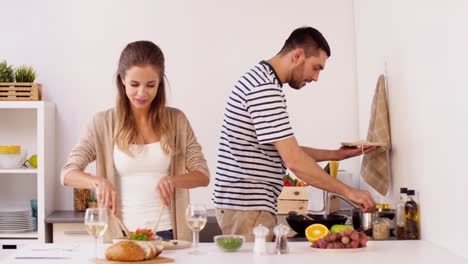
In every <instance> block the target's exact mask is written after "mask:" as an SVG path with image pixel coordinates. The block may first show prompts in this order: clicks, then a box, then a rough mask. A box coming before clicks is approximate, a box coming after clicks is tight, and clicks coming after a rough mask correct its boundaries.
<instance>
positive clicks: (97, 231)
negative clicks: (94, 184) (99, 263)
mask: <svg viewBox="0 0 468 264" xmlns="http://www.w3.org/2000/svg"><path fill="white" fill-rule="evenodd" d="M84 222H85V226H86V230H87V231H88V233H89V234H90V235H91V236H92V237H93V238H94V242H95V243H94V244H95V251H94V255H95V257H96V259H97V258H98V239H99V237H100V236H102V235H103V234H104V232H105V231H106V229H107V223H108V220H107V209H105V208H88V209H86V213H85V221H84Z"/></svg>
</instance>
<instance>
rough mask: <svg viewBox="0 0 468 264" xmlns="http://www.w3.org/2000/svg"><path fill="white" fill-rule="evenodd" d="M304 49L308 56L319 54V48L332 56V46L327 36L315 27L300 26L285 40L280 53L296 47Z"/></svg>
mask: <svg viewBox="0 0 468 264" xmlns="http://www.w3.org/2000/svg"><path fill="white" fill-rule="evenodd" d="M297 48H302V49H304V52H305V55H306V57H310V56H317V55H318V51H319V49H322V50H323V51H325V53H326V54H327V56H328V57H330V56H331V52H330V46H328V42H327V40H326V39H325V37H324V36H323V35H322V33H320V32H319V31H318V30H317V29H315V28H313V27H300V28H297V29H295V30H294V31H293V32H292V33H291V35H290V36H289V38H288V39H287V40H286V41H285V42H284V45H283V47H282V48H281V50H280V52H279V53H282V54H285V53H288V52H290V51H292V50H294V49H297Z"/></svg>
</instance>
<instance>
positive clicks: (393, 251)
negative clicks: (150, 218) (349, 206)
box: [0, 240, 468, 264]
mask: <svg viewBox="0 0 468 264" xmlns="http://www.w3.org/2000/svg"><path fill="white" fill-rule="evenodd" d="M288 245H289V248H290V253H289V254H286V255H274V254H269V255H265V256H254V255H253V251H252V249H253V243H246V244H245V245H244V246H243V247H242V248H241V250H240V251H238V252H229V253H228V252H222V251H220V250H219V249H218V248H217V247H216V245H215V244H213V243H201V244H200V247H199V250H200V251H202V252H204V254H202V255H192V254H189V252H190V251H191V250H192V248H189V249H179V250H166V251H164V252H163V253H162V254H161V255H162V256H164V257H168V258H173V259H174V260H175V261H176V263H223V264H229V263H236V264H238V263H265V264H275V263H278V264H284V263H285V261H288V262H289V263H293V262H294V261H297V263H304V262H305V261H307V262H310V263H347V264H348V263H356V264H366V263H369V264H371V263H372V264H375V263H379V264H395V263H411V264H417V263H421V264H427V263H450V264H461V263H464V264H467V263H468V259H465V258H462V257H458V256H456V255H454V254H453V253H451V252H450V251H448V250H447V249H444V248H441V247H439V246H436V245H434V244H432V243H430V242H426V241H421V240H418V241H392V242H389V241H370V242H369V243H368V247H367V248H366V249H365V250H364V251H361V252H352V253H351V252H348V253H345V252H317V251H314V250H312V249H311V248H310V244H309V243H308V242H293V243H289V244H288ZM108 246H109V245H107V244H106V245H101V248H100V252H101V254H102V252H104V250H105V248H107V247H108ZM268 247H269V249H270V250H271V249H272V248H273V247H274V243H268ZM61 249H62V250H61ZM63 249H71V251H64V250H63ZM33 250H36V251H33ZM93 254H94V245H93V244H92V243H91V244H76V245H61V244H40V245H37V244H36V245H29V246H26V247H24V248H22V249H19V250H0V262H2V261H5V262H6V263H29V264H36V263H64V264H65V263H70V264H72V263H73V264H74V263H77V264H78V263H93V262H92V261H91V258H92V257H93ZM32 256H34V257H38V256H48V257H64V258H66V259H56V260H54V259H34V260H30V259H29V260H19V259H16V257H32Z"/></svg>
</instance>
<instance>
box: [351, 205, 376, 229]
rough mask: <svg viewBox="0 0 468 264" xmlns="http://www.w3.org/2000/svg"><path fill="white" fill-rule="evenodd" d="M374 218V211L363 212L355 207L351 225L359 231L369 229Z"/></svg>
mask: <svg viewBox="0 0 468 264" xmlns="http://www.w3.org/2000/svg"><path fill="white" fill-rule="evenodd" d="M374 218H375V217H374V213H364V212H362V211H361V210H360V209H355V210H353V227H354V229H356V230H361V231H367V230H370V229H372V220H373V219H374Z"/></svg>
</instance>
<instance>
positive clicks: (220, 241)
mask: <svg viewBox="0 0 468 264" xmlns="http://www.w3.org/2000/svg"><path fill="white" fill-rule="evenodd" d="M213 240H214V243H215V244H216V246H218V248H219V249H221V250H222V251H226V252H233V251H237V250H239V249H240V248H241V247H242V245H243V244H244V241H245V237H244V236H239V235H219V236H215V237H214V238H213Z"/></svg>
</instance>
